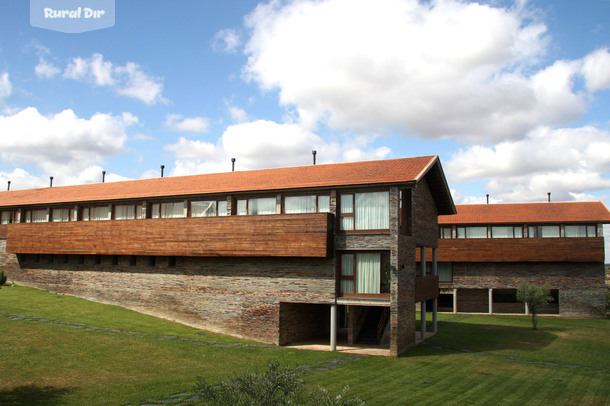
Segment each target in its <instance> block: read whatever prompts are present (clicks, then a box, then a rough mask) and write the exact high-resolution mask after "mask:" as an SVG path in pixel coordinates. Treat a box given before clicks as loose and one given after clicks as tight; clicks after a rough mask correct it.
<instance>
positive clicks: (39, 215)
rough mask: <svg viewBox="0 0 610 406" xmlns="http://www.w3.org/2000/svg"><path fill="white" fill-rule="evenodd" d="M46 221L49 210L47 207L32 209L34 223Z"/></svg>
mask: <svg viewBox="0 0 610 406" xmlns="http://www.w3.org/2000/svg"><path fill="white" fill-rule="evenodd" d="M46 221H47V211H46V210H45V209H42V210H32V223H44V222H46Z"/></svg>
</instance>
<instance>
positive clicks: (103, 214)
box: [89, 206, 108, 221]
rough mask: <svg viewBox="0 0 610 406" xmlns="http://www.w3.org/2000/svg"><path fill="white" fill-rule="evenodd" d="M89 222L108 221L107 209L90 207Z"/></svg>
mask: <svg viewBox="0 0 610 406" xmlns="http://www.w3.org/2000/svg"><path fill="white" fill-rule="evenodd" d="M89 219H90V220H93V221H97V220H108V207H106V206H103V207H92V208H91V209H90V217H89Z"/></svg>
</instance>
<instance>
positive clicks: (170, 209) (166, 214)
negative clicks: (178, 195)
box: [150, 202, 185, 219]
mask: <svg viewBox="0 0 610 406" xmlns="http://www.w3.org/2000/svg"><path fill="white" fill-rule="evenodd" d="M184 207H185V205H184V202H166V203H154V204H153V205H152V213H151V216H150V217H151V218H154V219H158V218H164V219H169V218H180V217H185V214H184Z"/></svg>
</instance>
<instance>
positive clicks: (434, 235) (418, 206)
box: [413, 179, 438, 247]
mask: <svg viewBox="0 0 610 406" xmlns="http://www.w3.org/2000/svg"><path fill="white" fill-rule="evenodd" d="M413 235H414V236H415V241H416V244H417V245H418V246H426V247H438V211H437V210H436V204H435V202H434V198H433V197H432V193H430V188H429V187H428V184H427V183H426V181H425V179H424V180H422V181H420V182H419V183H418V184H417V187H416V188H415V189H414V190H413Z"/></svg>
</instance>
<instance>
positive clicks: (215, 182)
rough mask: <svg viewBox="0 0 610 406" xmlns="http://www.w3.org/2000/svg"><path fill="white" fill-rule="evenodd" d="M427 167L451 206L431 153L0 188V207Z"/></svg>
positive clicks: (323, 183)
mask: <svg viewBox="0 0 610 406" xmlns="http://www.w3.org/2000/svg"><path fill="white" fill-rule="evenodd" d="M432 168H435V171H434V173H435V176H434V180H433V182H435V183H443V182H444V183H445V184H444V185H437V188H440V189H438V190H444V189H446V193H445V192H443V193H444V194H447V195H448V196H440V197H439V198H442V199H445V200H447V201H449V202H450V207H451V208H453V209H454V206H453V200H452V199H451V195H450V193H449V189H448V187H447V185H446V181H445V179H444V176H442V177H441V178H439V176H438V172H439V169H440V161H439V159H438V157H437V156H426V157H417V158H403V159H389V160H381V161H368V162H352V163H339V164H326V165H310V166H299V167H291V168H278V169H261V170H254V171H237V172H226V173H216V174H204V175H191V176H176V177H164V178H156V179H143V180H133V181H125V182H109V183H96V184H87V185H78V186H62V187H52V188H42V189H29V190H15V191H5V192H0V207H2V206H4V207H10V206H23V205H35V204H56V203H76V202H92V201H100V200H118V199H144V198H158V197H170V196H189V195H200V194H216V193H218V194H221V193H242V192H264V191H275V190H286V189H301V188H320V187H335V186H349V185H356V186H358V185H362V186H364V185H374V184H392V183H404V182H417V181H419V180H421V179H422V178H423V177H424V176H425V175H426V174H427V173H428V171H429V170H430V169H432ZM440 173H441V174H442V169H440ZM439 179H440V180H439ZM441 212H442V211H441ZM450 212H451V211H448V212H446V213H450Z"/></svg>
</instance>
